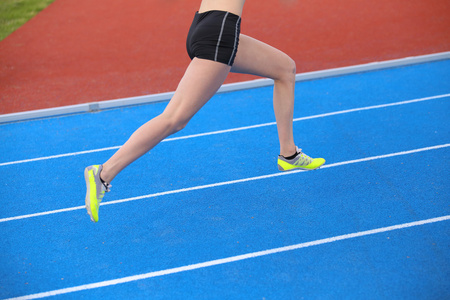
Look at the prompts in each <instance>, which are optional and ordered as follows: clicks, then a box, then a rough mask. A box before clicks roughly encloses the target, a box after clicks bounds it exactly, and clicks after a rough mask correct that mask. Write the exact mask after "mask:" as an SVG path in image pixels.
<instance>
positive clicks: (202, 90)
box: [164, 58, 230, 121]
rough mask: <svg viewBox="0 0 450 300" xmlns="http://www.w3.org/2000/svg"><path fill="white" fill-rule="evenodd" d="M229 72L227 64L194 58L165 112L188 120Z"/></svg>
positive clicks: (212, 93) (218, 86)
mask: <svg viewBox="0 0 450 300" xmlns="http://www.w3.org/2000/svg"><path fill="white" fill-rule="evenodd" d="M229 72H230V67H229V66H227V65H225V64H222V63H218V62H214V61H211V60H206V59H199V58H194V59H193V60H192V61H191V63H190V64H189V66H188V68H187V69H186V72H185V74H184V76H183V78H182V79H181V81H180V83H179V84H178V87H177V89H176V91H175V94H174V96H173V97H172V99H171V100H170V102H169V104H168V105H167V107H166V109H165V111H164V113H166V114H169V115H170V116H174V117H177V118H180V119H183V120H186V121H188V120H189V119H190V118H191V117H192V116H193V115H194V114H195V113H196V112H197V111H198V110H199V109H200V108H201V107H202V106H203V105H204V104H205V103H206V102H208V100H209V99H211V97H212V96H213V95H214V94H215V93H216V92H217V90H218V89H219V88H220V86H221V85H222V84H223V82H224V81H225V79H226V77H227V75H228V73H229Z"/></svg>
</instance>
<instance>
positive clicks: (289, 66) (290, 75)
mask: <svg viewBox="0 0 450 300" xmlns="http://www.w3.org/2000/svg"><path fill="white" fill-rule="evenodd" d="M296 72H297V66H296V64H295V61H294V60H293V59H292V58H290V57H289V56H287V55H286V58H285V59H284V60H283V63H282V64H280V68H279V71H278V76H277V78H274V80H275V81H280V82H284V83H295V75H296Z"/></svg>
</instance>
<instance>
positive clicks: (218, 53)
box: [186, 10, 241, 66]
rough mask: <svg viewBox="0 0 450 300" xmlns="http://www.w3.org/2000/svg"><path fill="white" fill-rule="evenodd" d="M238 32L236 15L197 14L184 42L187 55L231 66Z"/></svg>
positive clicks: (207, 12) (238, 25)
mask: <svg viewBox="0 0 450 300" xmlns="http://www.w3.org/2000/svg"><path fill="white" fill-rule="evenodd" d="M240 31H241V17H239V16H238V15H235V14H232V13H230V12H226V11H218V10H211V11H206V12H204V13H198V12H197V13H195V17H194V21H193V22H192V25H191V28H190V29H189V33H188V37H187V40H186V48H187V52H188V55H189V57H190V58H191V59H193V58H194V57H198V58H203V59H208V60H212V61H217V62H221V63H224V64H226V65H229V66H232V65H233V62H234V58H235V57H236V52H237V48H238V45H239V33H240Z"/></svg>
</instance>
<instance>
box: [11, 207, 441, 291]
mask: <svg viewBox="0 0 450 300" xmlns="http://www.w3.org/2000/svg"><path fill="white" fill-rule="evenodd" d="M448 220H450V215H447V216H442V217H437V218H431V219H426V220H420V221H415V222H410V223H403V224H398V225H393V226H387V227H381V228H376V229H371V230H366V231H359V232H355V233H348V234H343V235H338V236H333V237H329V238H324V239H320V240H315V241H310V242H305V243H300V244H295V245H290V246H285V247H279V248H273V249H268V250H263V251H258V252H251V253H247V254H242V255H236V256H230V257H226V258H221V259H216V260H210V261H206V262H202V263H196V264H192V265H186V266H182V267H177V268H171V269H165V270H160V271H154V272H149V273H145V274H139V275H133V276H128V277H122V278H118V279H112V280H105V281H100V282H95V283H90V284H84V285H79V286H74V287H70V288H64V289H59V290H53V291H48V292H43V293H38V294H31V295H26V296H22V297H17V298H11V299H10V300H12V299H16V300H17V299H39V298H44V297H50V296H56V295H62V294H69V293H74V292H79V291H86V290H91V289H96V288H101V287H107V286H113V285H117V284H123V283H127V282H133V281H138V280H143V279H149V278H154V277H159V276H165V275H170V274H176V273H181V272H186V271H192V270H197V269H202V268H208V267H212V266H217V265H223V264H228V263H233V262H237V261H242V260H246V259H251V258H257V257H261V256H267V255H272V254H277V253H282V252H287V251H293V250H298V249H302V248H307V247H313V246H319V245H323V244H329V243H334V242H338V241H343V240H348V239H353V238H358V237H364V236H369V235H373V234H378V233H383V232H389V231H394V230H400V229H405V228H410V227H415V226H422V225H426V224H432V223H437V222H443V221H448Z"/></svg>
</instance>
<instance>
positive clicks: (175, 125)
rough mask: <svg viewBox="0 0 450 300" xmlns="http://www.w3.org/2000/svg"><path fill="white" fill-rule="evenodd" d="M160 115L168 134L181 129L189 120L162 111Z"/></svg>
mask: <svg viewBox="0 0 450 300" xmlns="http://www.w3.org/2000/svg"><path fill="white" fill-rule="evenodd" d="M161 117H162V118H163V119H164V123H165V127H166V130H167V132H168V134H169V135H172V134H174V133H177V132H179V131H181V130H183V129H184V128H185V127H186V125H187V124H188V122H189V120H185V119H184V118H182V117H180V116H176V115H169V114H164V113H163V114H162V115H161Z"/></svg>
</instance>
